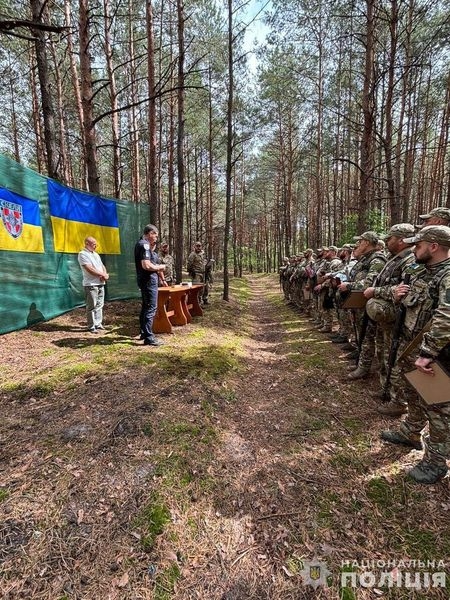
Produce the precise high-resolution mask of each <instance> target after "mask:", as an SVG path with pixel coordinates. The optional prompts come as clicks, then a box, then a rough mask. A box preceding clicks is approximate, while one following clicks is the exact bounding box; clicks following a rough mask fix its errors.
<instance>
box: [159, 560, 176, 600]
mask: <svg viewBox="0 0 450 600" xmlns="http://www.w3.org/2000/svg"><path fill="white" fill-rule="evenodd" d="M180 575H181V571H180V567H179V566H178V565H177V563H175V562H173V563H172V564H171V565H170V566H169V567H167V568H166V569H164V571H162V573H159V574H158V576H157V577H156V582H155V593H154V598H155V600H170V598H171V597H172V594H173V592H174V588H175V583H176V582H177V580H178V578H179V577H180Z"/></svg>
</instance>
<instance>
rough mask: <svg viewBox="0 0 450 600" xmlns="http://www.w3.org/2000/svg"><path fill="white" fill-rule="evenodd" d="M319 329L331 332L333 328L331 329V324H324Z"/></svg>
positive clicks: (322, 331) (321, 331)
mask: <svg viewBox="0 0 450 600" xmlns="http://www.w3.org/2000/svg"><path fill="white" fill-rule="evenodd" d="M319 331H320V333H331V332H332V331H333V330H332V329H331V325H324V326H323V327H321V328H320V329H319Z"/></svg>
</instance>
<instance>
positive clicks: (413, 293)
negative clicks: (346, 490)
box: [381, 225, 450, 483]
mask: <svg viewBox="0 0 450 600" xmlns="http://www.w3.org/2000/svg"><path fill="white" fill-rule="evenodd" d="M405 242H406V243H415V244H416V246H415V248H414V255H415V258H416V263H418V264H419V265H421V266H422V268H419V269H417V275H416V276H415V277H414V278H413V279H412V281H411V285H405V284H400V285H399V286H397V287H396V289H395V292H394V297H395V299H396V300H399V301H401V302H402V304H403V305H404V306H405V308H406V315H405V326H404V330H403V335H402V340H401V344H400V348H399V355H401V353H402V352H403V350H404V349H405V348H406V346H407V345H408V344H409V342H410V341H411V340H412V339H414V337H415V336H416V335H417V334H418V333H420V332H421V331H422V330H423V328H424V326H425V324H426V323H428V322H430V325H431V326H430V330H429V331H428V332H427V333H425V334H424V336H423V341H422V343H421V345H420V348H419V349H418V351H414V352H412V353H410V354H409V355H408V356H407V358H406V365H405V370H410V369H411V368H412V367H413V366H415V367H416V368H417V369H419V370H420V371H422V372H423V373H426V374H428V375H429V377H430V385H432V381H433V370H432V366H431V364H432V362H433V361H434V360H435V359H437V358H439V359H441V360H445V361H448V360H449V354H450V352H449V349H450V227H446V226H443V225H437V226H435V225H432V226H427V227H424V228H423V229H421V230H420V231H419V233H418V234H417V235H416V236H414V237H411V238H406V239H405ZM446 364H447V365H448V362H446ZM427 423H428V426H429V432H428V435H424V436H423V445H424V455H423V458H422V460H421V461H420V462H419V463H418V464H417V465H416V466H415V467H414V468H413V469H412V470H411V471H410V472H409V475H410V477H412V478H413V479H414V480H415V481H417V482H419V483H436V482H437V481H439V480H440V479H442V478H443V477H444V476H445V475H446V474H447V471H448V467H447V462H446V459H448V458H450V402H449V403H444V404H434V405H427V404H426V403H425V402H424V400H422V398H421V397H420V396H419V395H418V394H417V393H416V392H415V390H414V389H412V388H411V389H409V390H408V414H407V416H406V418H405V420H404V421H403V422H402V423H401V425H400V427H399V428H398V430H387V431H383V432H382V434H381V438H382V439H383V440H385V441H388V442H391V443H393V444H402V445H405V446H410V447H413V448H416V449H420V448H421V447H422V444H421V442H420V435H421V432H422V430H423V429H424V428H425V426H426V424H427Z"/></svg>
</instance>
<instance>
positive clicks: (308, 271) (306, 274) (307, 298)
mask: <svg viewBox="0 0 450 600" xmlns="http://www.w3.org/2000/svg"><path fill="white" fill-rule="evenodd" d="M304 255H305V258H304V261H303V262H302V269H301V273H300V277H301V280H302V309H303V311H304V313H305V315H307V316H310V314H311V302H312V290H311V287H310V285H309V280H310V277H311V275H313V274H314V258H313V251H312V248H307V249H306V250H305V252H304Z"/></svg>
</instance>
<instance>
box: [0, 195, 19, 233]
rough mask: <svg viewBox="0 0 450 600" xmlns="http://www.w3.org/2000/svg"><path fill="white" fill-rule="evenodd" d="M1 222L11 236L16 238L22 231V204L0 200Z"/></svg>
mask: <svg viewBox="0 0 450 600" xmlns="http://www.w3.org/2000/svg"><path fill="white" fill-rule="evenodd" d="M0 212H1V215H2V223H3V225H4V227H5V229H6V231H7V232H8V233H9V235H10V236H11V237H13V238H14V239H17V238H18V237H20V235H21V233H22V231H23V213H22V206H21V205H20V204H15V203H14V202H8V201H6V200H0Z"/></svg>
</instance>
